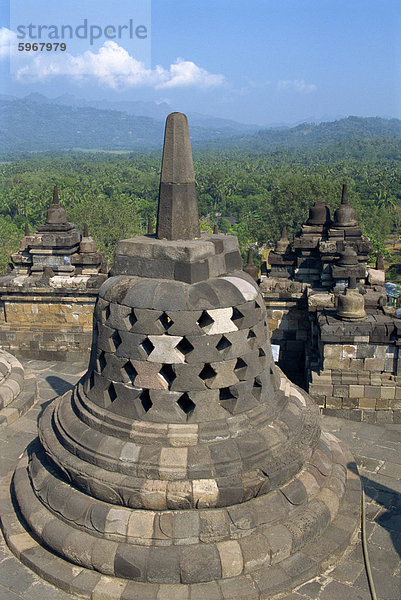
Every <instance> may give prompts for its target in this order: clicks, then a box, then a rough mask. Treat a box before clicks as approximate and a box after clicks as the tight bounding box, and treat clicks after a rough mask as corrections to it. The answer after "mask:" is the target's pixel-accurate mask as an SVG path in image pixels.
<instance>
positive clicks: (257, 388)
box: [252, 377, 262, 400]
mask: <svg viewBox="0 0 401 600" xmlns="http://www.w3.org/2000/svg"><path fill="white" fill-rule="evenodd" d="M252 395H253V396H254V397H255V398H256V400H260V396H261V395H262V383H261V381H260V378H259V377H255V379H254V380H253V386H252Z"/></svg>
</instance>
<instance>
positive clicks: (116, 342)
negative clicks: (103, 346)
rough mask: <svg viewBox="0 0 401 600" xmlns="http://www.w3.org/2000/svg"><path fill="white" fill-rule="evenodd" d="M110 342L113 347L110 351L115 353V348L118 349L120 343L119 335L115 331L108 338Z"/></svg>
mask: <svg viewBox="0 0 401 600" xmlns="http://www.w3.org/2000/svg"><path fill="white" fill-rule="evenodd" d="M110 341H111V343H112V345H113V346H114V348H113V349H112V351H113V352H115V351H116V350H117V348H118V347H119V345H120V344H121V343H122V339H121V335H120V334H119V333H118V331H117V329H116V330H115V331H114V333H113V335H112V336H111V337H110Z"/></svg>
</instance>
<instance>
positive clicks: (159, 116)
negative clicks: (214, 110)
mask: <svg viewBox="0 0 401 600" xmlns="http://www.w3.org/2000/svg"><path fill="white" fill-rule="evenodd" d="M14 99H15V100H18V98H14ZM22 100H24V101H26V102H37V103H38V104H59V105H62V106H75V107H82V108H98V109H100V110H114V111H118V112H124V113H127V114H128V115H135V116H136V117H150V118H151V119H156V120H159V121H163V122H164V121H165V119H166V117H167V115H168V114H169V113H170V112H171V111H172V108H171V106H170V105H169V104H167V102H149V101H148V102H146V101H143V100H119V101H117V100H114V101H113V100H105V99H101V100H86V99H84V98H77V97H76V96H74V95H73V94H62V95H61V96H58V97H57V98H47V97H46V96H44V95H43V94H38V93H32V94H29V95H28V96H25V98H22ZM188 118H189V120H190V122H191V125H192V126H197V127H202V128H206V129H210V128H212V129H218V130H219V131H220V130H222V131H225V133H226V134H227V135H236V134H240V133H254V132H255V131H258V130H259V129H260V127H259V126H257V125H246V124H244V123H238V122H237V121H233V120H231V119H222V118H219V117H212V116H211V115H203V114H200V113H196V112H192V113H188Z"/></svg>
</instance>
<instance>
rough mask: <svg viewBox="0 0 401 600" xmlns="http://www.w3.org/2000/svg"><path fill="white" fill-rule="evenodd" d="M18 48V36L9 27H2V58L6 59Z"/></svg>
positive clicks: (0, 33) (0, 47)
mask: <svg viewBox="0 0 401 600" xmlns="http://www.w3.org/2000/svg"><path fill="white" fill-rule="evenodd" d="M16 48H17V34H16V33H15V32H14V31H11V30H10V29H7V27H0V58H5V57H7V56H9V55H10V52H13V51H14V50H16Z"/></svg>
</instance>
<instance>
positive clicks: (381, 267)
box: [376, 254, 384, 271]
mask: <svg viewBox="0 0 401 600" xmlns="http://www.w3.org/2000/svg"><path fill="white" fill-rule="evenodd" d="M376 269H378V270H379V271H384V259H383V256H382V255H381V254H378V255H377V258H376Z"/></svg>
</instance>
